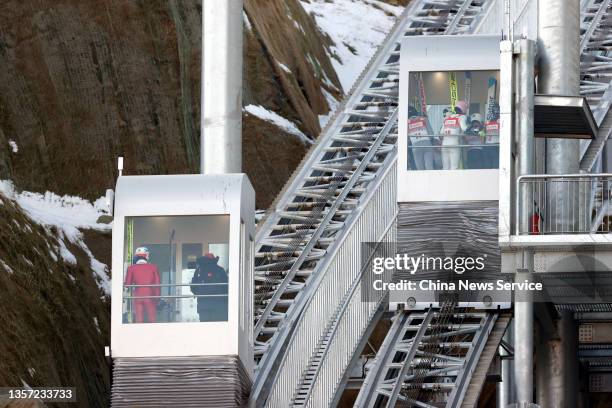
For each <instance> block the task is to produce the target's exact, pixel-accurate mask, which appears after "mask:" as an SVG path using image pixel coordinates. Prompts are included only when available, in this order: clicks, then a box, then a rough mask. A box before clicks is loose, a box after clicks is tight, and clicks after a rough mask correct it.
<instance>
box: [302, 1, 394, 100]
mask: <svg viewBox="0 0 612 408" xmlns="http://www.w3.org/2000/svg"><path fill="white" fill-rule="evenodd" d="M301 3H302V6H303V7H304V9H305V10H306V11H307V12H308V13H311V14H312V15H313V16H314V18H315V21H316V23H317V26H318V27H319V29H320V30H321V31H322V32H323V33H324V34H327V35H329V37H330V38H331V39H332V41H333V42H334V43H335V46H333V47H332V48H331V55H330V57H331V59H332V63H333V64H334V68H335V69H336V72H337V74H338V78H339V79H340V82H341V83H342V88H343V90H344V92H345V93H347V92H349V91H350V90H351V88H352V86H353V84H354V83H355V80H356V79H357V78H358V77H359V74H361V72H362V71H363V69H364V68H365V67H366V65H367V64H368V62H369V61H370V58H372V56H373V55H374V53H375V52H376V50H377V49H378V47H379V46H380V45H381V44H382V43H383V41H384V39H385V37H386V35H387V33H389V31H391V29H392V28H393V25H394V24H395V21H396V18H397V17H398V16H399V15H400V14H401V13H402V11H403V10H404V9H403V7H398V6H391V5H388V4H386V3H383V2H381V1H378V0H301Z"/></svg>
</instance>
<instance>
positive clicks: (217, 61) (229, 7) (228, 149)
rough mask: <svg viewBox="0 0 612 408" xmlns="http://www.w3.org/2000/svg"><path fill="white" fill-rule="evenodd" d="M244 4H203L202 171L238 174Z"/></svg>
mask: <svg viewBox="0 0 612 408" xmlns="http://www.w3.org/2000/svg"><path fill="white" fill-rule="evenodd" d="M242 9H243V0H202V47H203V50H202V92H201V97H202V99H201V104H202V114H201V124H200V132H201V133H200V137H201V140H200V171H201V173H206V174H224V173H241V172H242V42H243V40H242V24H243V17H242V15H243V11H242Z"/></svg>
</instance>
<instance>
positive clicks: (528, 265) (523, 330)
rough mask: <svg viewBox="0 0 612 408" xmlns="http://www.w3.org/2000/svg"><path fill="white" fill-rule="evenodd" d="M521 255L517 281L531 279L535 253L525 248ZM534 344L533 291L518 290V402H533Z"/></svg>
mask: <svg viewBox="0 0 612 408" xmlns="http://www.w3.org/2000/svg"><path fill="white" fill-rule="evenodd" d="M517 256H519V255H518V254H517ZM521 256H522V258H521V265H519V266H520V267H519V268H518V271H517V273H516V274H515V281H516V282H522V281H523V280H525V279H529V280H530V281H531V280H532V274H531V272H533V253H531V252H529V251H526V250H524V251H522V253H521ZM533 344H534V343H533V301H532V293H531V292H530V291H523V292H520V293H519V292H518V291H517V292H515V303H514V382H515V392H516V402H518V403H531V402H533Z"/></svg>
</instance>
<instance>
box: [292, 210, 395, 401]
mask: <svg viewBox="0 0 612 408" xmlns="http://www.w3.org/2000/svg"><path fill="white" fill-rule="evenodd" d="M396 220H397V214H395V216H394V217H393V219H392V220H391V222H390V223H389V225H388V226H387V229H386V230H385V232H384V233H383V237H384V236H387V234H389V231H390V230H391V228H392V227H393V223H394V222H395V221H396ZM383 242H384V241H383V240H380V241H378V242H377V243H376V246H375V248H374V249H373V250H372V253H371V254H370V256H369V257H368V259H367V260H366V261H365V262H363V267H362V268H361V270H360V271H359V273H358V275H357V276H356V277H355V280H354V281H353V284H352V285H351V287H350V288H349V291H348V292H347V293H346V295H345V297H344V298H343V300H344V301H343V302H342V303H341V304H340V310H339V311H338V313H337V316H336V318H335V319H336V320H335V322H334V324H333V327H332V330H331V332H330V342H329V344H328V346H327V347H326V348H325V349H324V350H323V355H322V356H321V363H320V364H319V365H318V366H317V368H316V370H315V375H314V377H315V378H316V377H317V376H318V375H319V372H320V371H321V366H322V362H323V359H324V358H325V357H326V356H327V353H328V352H329V349H330V345H331V341H332V340H331V339H333V338H334V336H335V334H336V332H337V331H338V327H339V322H340V320H341V319H342V318H343V317H344V315H345V313H346V310H347V309H348V307H349V305H350V299H352V298H353V295H354V294H355V291H356V290H357V288H358V287H359V286H360V285H361V278H362V277H363V275H364V273H365V271H366V270H367V269H368V266H369V262H370V261H371V260H372V258H373V257H374V256H375V255H376V251H377V250H378V248H379V247H380V245H381V244H382V243H383ZM383 298H384V296H383V294H382V293H381V294H380V297H379V299H377V302H376V303H377V304H380V302H381V301H382V299H383ZM312 385H314V384H312ZM298 386H299V385H298ZM311 393H312V386H311V387H310V388H309V389H308V393H307V395H306V397H305V398H304V400H305V402H308V400H309V399H310V395H311Z"/></svg>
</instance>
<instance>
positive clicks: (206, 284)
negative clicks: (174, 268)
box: [123, 283, 229, 288]
mask: <svg viewBox="0 0 612 408" xmlns="http://www.w3.org/2000/svg"><path fill="white" fill-rule="evenodd" d="M216 285H217V286H218V285H229V283H153V284H150V285H123V287H125V288H160V287H164V288H165V287H179V286H216Z"/></svg>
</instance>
